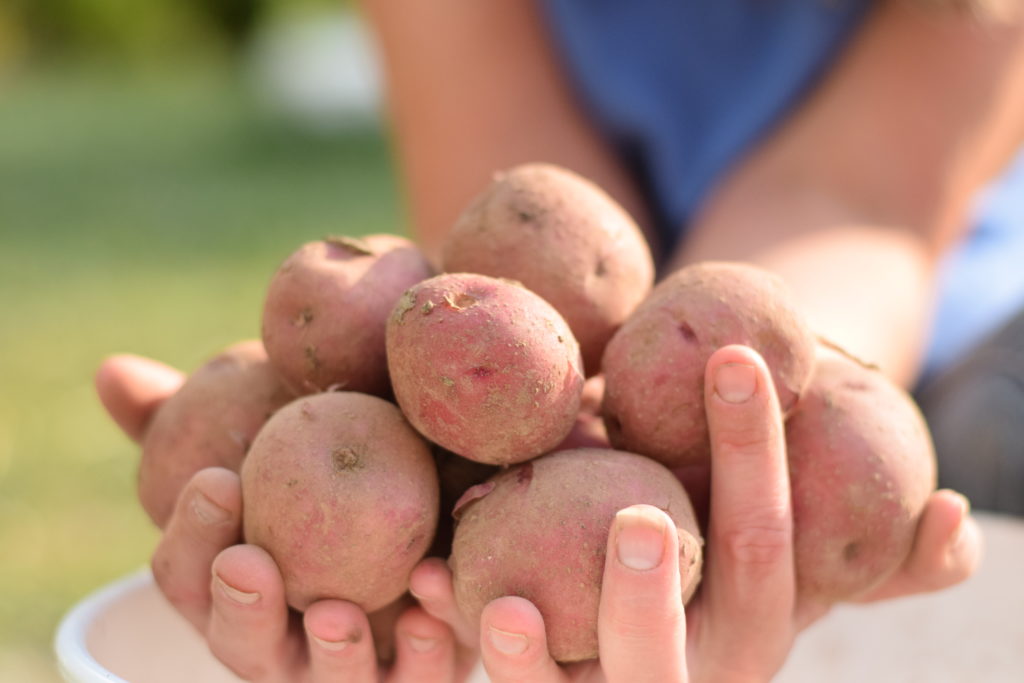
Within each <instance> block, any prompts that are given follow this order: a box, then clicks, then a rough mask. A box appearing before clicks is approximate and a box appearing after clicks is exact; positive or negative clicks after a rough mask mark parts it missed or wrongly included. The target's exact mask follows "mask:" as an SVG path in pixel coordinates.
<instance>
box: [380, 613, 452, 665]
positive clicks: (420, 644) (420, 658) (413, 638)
mask: <svg viewBox="0 0 1024 683" xmlns="http://www.w3.org/2000/svg"><path fill="white" fill-rule="evenodd" d="M395 631H396V633H397V636H398V638H397V641H396V643H395V645H396V650H397V656H396V658H395V666H394V668H393V669H392V670H391V675H390V676H389V677H388V679H387V680H388V683H432V682H435V681H438V682H439V681H445V682H448V681H454V680H456V663H455V661H456V660H455V635H454V634H453V633H452V630H451V629H450V628H449V627H448V625H447V624H445V623H444V622H443V621H441V620H439V619H435V618H434V617H432V616H430V615H429V614H427V612H426V610H424V609H423V608H422V607H412V608H409V609H407V610H406V611H405V612H403V613H402V616H400V617H399V618H398V623H397V624H396V625H395Z"/></svg>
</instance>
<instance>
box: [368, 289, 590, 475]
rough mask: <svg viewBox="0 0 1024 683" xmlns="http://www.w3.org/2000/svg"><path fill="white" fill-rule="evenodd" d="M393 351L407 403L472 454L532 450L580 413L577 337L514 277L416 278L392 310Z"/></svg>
mask: <svg viewBox="0 0 1024 683" xmlns="http://www.w3.org/2000/svg"><path fill="white" fill-rule="evenodd" d="M387 353H388V366H389V369H390V373H391V382H392V386H393V388H394V392H395V398H396V399H397V400H398V404H399V405H400V406H401V407H402V412H403V413H405V415H406V416H407V417H408V419H409V421H410V422H411V423H412V424H413V426H415V427H416V429H418V430H419V431H420V433H422V434H423V435H424V436H426V437H427V438H428V439H430V440H431V441H433V442H435V443H437V444H438V445H440V446H442V447H444V448H446V449H448V450H450V451H453V452H455V453H458V454H459V455H461V456H463V457H466V458H469V459H470V460H475V461H477V462H483V463H489V464H494V465H507V464H510V463H516V462H522V461H524V460H528V459H530V458H533V457H536V456H538V455H540V454H542V453H545V452H547V451H549V450H551V449H552V448H554V447H555V446H557V445H558V444H559V443H560V442H561V441H562V439H564V438H565V437H566V435H567V434H568V433H569V430H570V429H571V428H572V425H573V423H574V421H575V419H576V414H577V411H578V409H579V404H580V393H581V392H582V390H583V372H582V368H581V364H580V352H579V345H578V344H577V343H576V340H575V338H573V336H572V332H571V331H570V330H569V326H568V325H566V323H565V320H563V319H562V316H560V315H559V314H558V312H557V311H556V310H555V309H554V308H552V307H551V305H550V304H548V303H547V302H546V301H544V300H543V299H542V298H540V297H539V296H537V295H536V294H534V293H533V292H531V291H529V290H527V289H526V288H524V287H522V286H520V285H519V284H518V283H514V282H510V281H508V280H498V279H495V278H491V277H487V276H485V275H475V274H465V273H461V274H460V273H455V274H452V273H449V274H444V275H438V276H437V277H434V278H431V279H429V280H425V281H423V282H421V283H419V284H418V285H416V286H415V287H413V288H411V289H410V290H409V291H408V292H406V293H405V295H404V296H403V297H402V299H401V301H399V303H398V305H397V306H396V307H395V310H394V311H393V312H392V314H391V317H390V318H389V320H388V326H387Z"/></svg>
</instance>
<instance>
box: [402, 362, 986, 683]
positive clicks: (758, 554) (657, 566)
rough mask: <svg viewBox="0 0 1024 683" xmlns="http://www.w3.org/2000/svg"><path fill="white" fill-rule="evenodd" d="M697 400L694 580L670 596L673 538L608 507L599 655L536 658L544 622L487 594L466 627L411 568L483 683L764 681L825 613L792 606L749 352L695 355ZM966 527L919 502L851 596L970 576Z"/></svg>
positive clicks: (441, 569) (779, 466) (646, 514)
mask: <svg viewBox="0 0 1024 683" xmlns="http://www.w3.org/2000/svg"><path fill="white" fill-rule="evenodd" d="M705 380H706V381H705V387H706V391H705V404H706V408H707V414H708V421H709V427H710V433H711V440H712V464H711V496H710V522H709V528H708V538H707V542H706V545H705V550H706V552H707V555H706V561H705V567H704V578H703V582H702V587H701V590H700V591H699V593H698V594H697V596H696V597H695V598H694V599H693V600H692V601H691V602H690V604H689V605H687V606H686V608H685V609H684V607H683V606H682V603H681V600H680V586H679V567H678V547H677V543H678V541H677V537H676V534H674V533H666V530H667V529H672V528H673V527H672V522H671V520H670V519H669V518H668V516H667V515H665V513H663V512H661V511H660V510H658V509H657V508H653V507H649V506H634V507H632V508H627V509H626V510H623V511H621V512H619V514H618V515H617V516H616V518H615V520H614V523H613V525H612V531H611V533H610V535H609V540H608V548H607V556H606V564H605V571H604V579H603V584H602V593H601V605H600V612H599V620H598V621H599V625H598V629H599V659H598V660H594V661H590V662H582V663H577V664H571V665H568V666H560V665H558V664H556V663H555V662H554V661H553V660H552V659H551V657H550V655H549V654H548V650H547V646H546V641H545V632H544V621H543V618H542V617H541V615H540V613H539V612H538V610H537V609H536V607H534V605H532V604H531V603H530V602H528V601H526V600H524V599H522V598H517V597H505V598H500V599H498V600H495V601H494V602H492V603H491V604H490V605H488V606H487V608H486V609H485V610H484V613H483V615H482V617H481V623H480V624H479V625H475V624H468V623H466V622H465V620H464V619H463V618H462V617H461V616H460V615H459V613H458V610H457V608H456V606H455V601H454V596H453V591H452V586H451V574H450V573H449V572H448V569H447V567H446V565H445V564H444V563H443V562H442V561H439V560H427V561H425V562H423V563H421V565H420V566H419V567H417V569H416V570H415V571H414V572H413V575H412V591H413V593H414V595H416V596H417V597H418V599H419V600H420V603H421V605H422V606H423V608H424V609H425V610H426V611H427V612H428V613H430V614H432V615H433V616H435V617H437V618H438V619H440V620H442V621H445V622H446V623H448V624H450V625H451V627H452V629H453V630H454V632H455V633H456V636H457V638H458V639H459V640H460V641H462V642H471V641H472V640H474V639H476V638H478V639H479V643H480V650H481V654H482V658H483V662H484V665H485V667H486V669H487V672H488V674H489V675H490V677H491V679H492V680H493V681H494V683H506V682H511V681H533V682H536V683H549V682H556V681H557V682H565V681H612V682H615V683H618V682H626V681H628V682H630V683H634V682H635V683H642V682H644V681H652V682H653V681H658V682H664V683H672V682H674V681H702V682H703V681H707V682H714V683H720V682H721V683H729V682H730V681H764V680H769V679H770V678H771V677H772V676H773V675H774V673H775V672H777V671H778V670H779V668H780V667H781V666H782V664H783V662H784V661H785V659H786V656H787V654H788V653H789V650H790V648H791V646H792V643H793V639H794V638H795V637H796V635H797V633H798V632H799V631H800V630H801V629H803V628H805V627H806V626H807V625H809V624H810V623H812V622H813V621H814V620H815V619H817V618H819V617H821V616H822V615H823V614H824V613H825V612H827V611H828V608H829V606H828V605H826V604H819V603H811V602H807V601H802V602H801V601H798V599H797V596H796V590H795V578H794V566H793V521H792V511H791V508H790V493H789V475H788V471H787V466H786V451H785V439H784V431H783V421H782V415H781V412H780V409H779V406H778V401H777V398H776V394H775V390H774V387H773V385H772V381H771V375H770V374H769V372H768V370H767V368H766V367H765V364H764V361H763V360H762V359H761V358H760V356H758V355H757V354H756V353H755V352H754V351H752V350H750V349H748V348H746V347H741V346H731V347H725V348H723V349H720V350H719V351H718V352H716V353H715V354H714V355H713V356H712V357H711V359H710V360H709V362H708V365H707V368H706V376H705ZM979 556H980V534H979V532H978V528H977V525H976V523H975V522H974V520H973V519H971V518H970V516H969V514H968V509H967V507H966V505H965V501H964V499H963V497H962V496H960V495H959V494H956V493H954V492H951V491H938V492H936V493H934V494H933V495H932V497H931V499H930V500H929V502H928V504H927V506H926V508H925V512H924V515H923V517H922V520H921V522H920V524H919V527H918V532H917V535H916V538H915V542H914V545H913V549H912V551H911V554H910V556H909V557H908V558H907V560H906V561H905V562H904V564H903V565H902V567H901V569H900V570H899V571H898V572H897V573H896V574H895V575H894V576H892V577H891V578H890V579H889V580H887V581H886V582H885V583H884V584H883V585H882V586H880V587H879V588H877V589H875V590H874V591H872V593H871V594H869V595H867V596H865V597H864V600H874V599H885V598H892V597H897V596H900V595H908V594H911V593H917V592H923V591H932V590H938V589H941V588H945V587H947V586H950V585H953V584H955V583H957V582H959V581H961V580H963V579H964V578H966V577H967V576H968V575H970V573H971V572H973V570H974V568H975V566H976V564H977V561H978V558H979Z"/></svg>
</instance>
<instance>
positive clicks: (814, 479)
mask: <svg viewBox="0 0 1024 683" xmlns="http://www.w3.org/2000/svg"><path fill="white" fill-rule="evenodd" d="M786 443H787V448H788V453H789V471H790V486H791V489H792V498H793V524H794V547H795V558H796V573H797V587H798V590H799V592H800V594H801V595H802V596H806V597H814V598H816V599H819V600H824V601H826V602H836V601H840V600H847V599H850V598H853V597H856V596H857V595H859V594H862V593H864V592H865V591H868V590H870V589H872V588H874V587H875V586H877V585H878V584H879V583H880V582H881V581H883V580H884V579H885V578H886V577H888V576H889V575H891V574H892V573H893V572H894V571H895V570H896V569H897V568H898V567H899V566H900V564H901V563H902V562H903V560H904V559H905V558H906V556H907V554H908V553H909V551H910V547H911V544H912V542H913V539H914V534H915V532H916V529H917V523H918V520H919V518H920V516H921V513H922V510H923V509H924V505H925V503H926V502H927V500H928V497H929V495H930V494H931V492H932V491H933V490H934V489H935V476H936V475H935V469H936V466H935V455H934V453H933V451H932V443H931V439H930V437H929V434H928V429H927V427H926V426H925V422H924V419H923V418H922V417H921V414H920V412H918V410H917V407H916V405H915V404H914V402H913V401H912V400H911V398H910V397H909V396H908V395H907V394H906V393H905V392H904V391H903V390H902V389H900V388H898V387H897V386H896V385H894V384H893V383H891V382H890V381H889V380H888V379H886V377H885V376H884V375H882V374H881V373H880V372H878V371H876V370H873V369H870V368H867V367H865V366H863V365H861V364H859V363H858V362H857V361H855V360H852V359H851V358H849V357H845V356H842V355H840V354H838V353H835V352H833V351H828V350H824V351H822V352H821V354H820V355H819V359H818V362H817V366H816V368H815V372H814V375H813V378H812V380H811V383H810V385H809V386H808V387H807V389H806V390H805V391H804V395H803V396H802V397H801V398H800V401H799V402H798V403H797V405H796V409H795V410H794V411H793V414H792V416H791V417H790V418H789V420H788V421H787V423H786Z"/></svg>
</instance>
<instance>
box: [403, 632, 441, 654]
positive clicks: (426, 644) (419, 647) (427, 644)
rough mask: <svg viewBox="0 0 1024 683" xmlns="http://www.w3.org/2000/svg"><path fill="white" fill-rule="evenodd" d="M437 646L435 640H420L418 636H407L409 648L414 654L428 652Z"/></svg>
mask: <svg viewBox="0 0 1024 683" xmlns="http://www.w3.org/2000/svg"><path fill="white" fill-rule="evenodd" d="M435 645H437V639H436V638H420V637H419V636H413V635H410V636H409V646H410V647H411V648H412V649H413V650H416V652H430V651H431V650H433V649H434V646H435Z"/></svg>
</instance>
